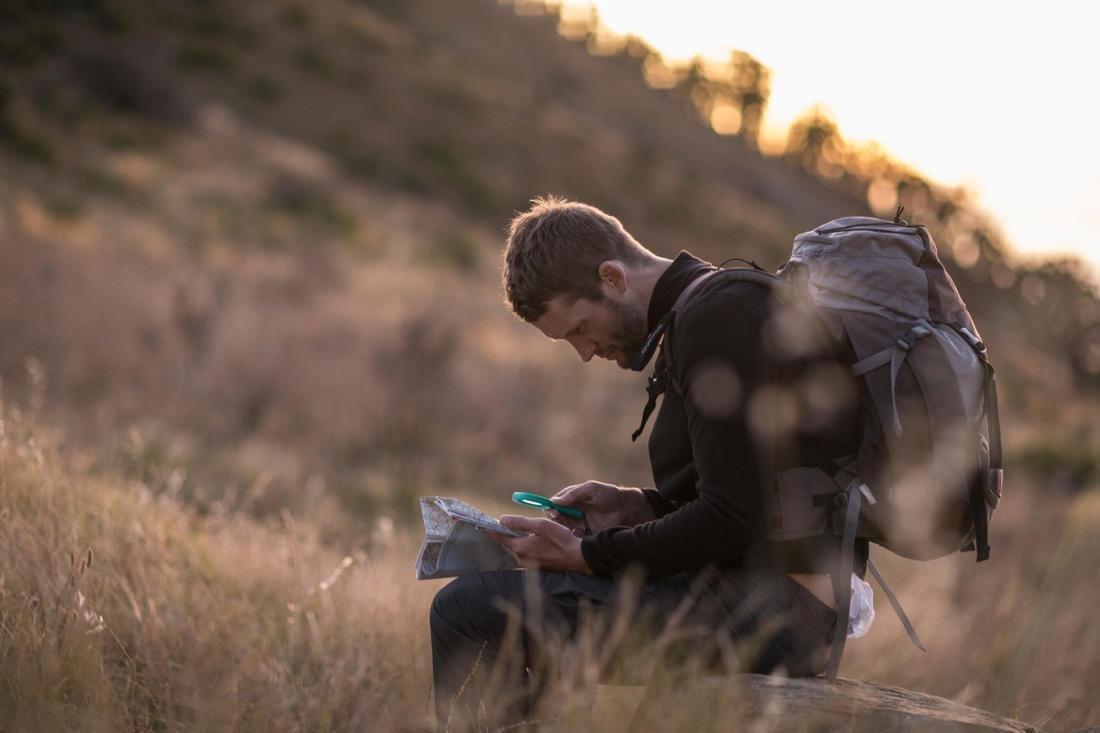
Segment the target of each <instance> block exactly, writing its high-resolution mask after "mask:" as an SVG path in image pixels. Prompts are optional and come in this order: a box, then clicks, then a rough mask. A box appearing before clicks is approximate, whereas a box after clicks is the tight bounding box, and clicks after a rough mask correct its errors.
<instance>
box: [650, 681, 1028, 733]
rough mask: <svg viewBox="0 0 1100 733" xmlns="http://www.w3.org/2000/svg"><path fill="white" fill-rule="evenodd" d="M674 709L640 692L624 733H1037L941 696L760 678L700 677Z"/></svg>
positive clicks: (841, 683) (860, 684)
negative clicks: (692, 732)
mask: <svg viewBox="0 0 1100 733" xmlns="http://www.w3.org/2000/svg"><path fill="white" fill-rule="evenodd" d="M681 685H682V688H681V689H680V691H679V694H680V695H681V701H682V704H679V703H678V704H677V705H676V709H675V710H672V709H669V708H667V707H665V708H663V709H660V710H658V709H656V706H655V705H651V704H648V701H650V700H664V701H666V702H667V700H668V699H669V696H668V695H662V694H658V695H649V694H644V693H643V694H641V695H640V697H641V702H640V704H639V705H638V707H637V708H636V710H635V713H634V718H633V721H632V723H631V725H630V726H629V728H630V729H631V730H635V729H636V730H647V729H660V730H675V729H680V728H682V725H689V726H691V727H693V728H696V729H699V728H702V729H716V730H722V729H725V730H761V731H790V730H797V731H818V730H821V731H834V730H845V731H876V732H877V731H884V730H890V731H921V733H924V732H925V731H930V732H932V733H941V732H946V731H952V732H954V731H960V732H962V731H966V732H968V733H969V732H976V731H1013V732H1019V733H1023V732H1024V731H1031V732H1035V733H1038V731H1037V729H1036V728H1034V727H1032V726H1030V725H1027V724H1025V723H1021V722H1020V721H1018V720H1013V719H1011V718H1004V717H1001V716H999V715H995V714H993V713H989V712H986V711H984V710H979V709H977V708H972V707H969V706H966V705H962V704H960V703H957V702H954V701H952V700H946V699H944V698H942V697H936V696H934V695H927V694H925V693H923V692H913V691H912V690H905V689H901V688H898V687H886V686H883V685H873V684H870V683H868V682H859V681H856V680H847V679H839V680H837V681H836V682H828V681H826V680H824V679H821V678H808V679H788V678H785V677H769V676H766V675H757V674H747V675H740V676H738V677H737V678H736V679H735V680H733V679H730V678H728V677H708V678H704V679H702V680H697V681H694V682H692V683H689V684H686V685H683V683H682V682H681Z"/></svg>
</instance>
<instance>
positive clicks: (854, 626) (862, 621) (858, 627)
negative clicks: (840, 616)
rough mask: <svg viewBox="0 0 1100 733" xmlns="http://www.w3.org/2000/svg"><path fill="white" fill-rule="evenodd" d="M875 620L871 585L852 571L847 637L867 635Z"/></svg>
mask: <svg viewBox="0 0 1100 733" xmlns="http://www.w3.org/2000/svg"><path fill="white" fill-rule="evenodd" d="M874 621H875V593H874V591H872V590H871V586H870V585H868V584H867V583H865V582H864V581H863V580H862V579H861V578H860V577H859V576H858V575H856V574H855V573H852V602H851V603H850V604H849V605H848V638H849V639H860V638H863V637H864V636H867V632H868V631H870V630H871V624H872V623H874Z"/></svg>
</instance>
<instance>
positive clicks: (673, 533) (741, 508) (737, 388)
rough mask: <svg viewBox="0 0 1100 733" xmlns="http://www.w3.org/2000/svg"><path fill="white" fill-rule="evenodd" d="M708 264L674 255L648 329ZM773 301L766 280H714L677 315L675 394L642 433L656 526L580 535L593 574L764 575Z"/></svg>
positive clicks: (771, 467) (774, 395) (771, 463)
mask: <svg viewBox="0 0 1100 733" xmlns="http://www.w3.org/2000/svg"><path fill="white" fill-rule="evenodd" d="M711 269H714V268H713V267H712V266H711V265H709V264H707V263H706V262H704V261H702V260H700V259H698V258H696V257H693V256H692V255H691V254H689V253H687V252H681V253H680V255H679V256H677V257H676V259H675V260H674V261H673V262H672V264H671V265H670V266H669V267H668V269H667V270H666V271H665V273H664V274H663V275H662V276H661V277H660V278H659V279H658V281H657V283H656V285H655V287H654V290H653V296H652V298H651V300H650V305H649V311H648V314H647V320H648V327H649V329H650V330H652V329H653V328H654V327H656V325H657V324H658V323H659V322H660V321H661V319H662V318H664V317H665V315H666V314H667V313H668V312H669V311H670V310H671V308H672V305H673V303H674V302H675V300H676V298H677V297H678V296H679V295H680V293H681V291H682V290H683V289H684V288H685V287H686V286H687V285H688V283H689V282H691V281H692V280H694V279H695V278H696V277H697V276H698V275H700V274H701V273H703V272H706V271H707V270H711ZM770 296H771V293H770V290H769V289H768V288H767V287H766V286H763V285H758V284H755V283H746V282H729V281H726V280H724V279H723V278H714V279H712V280H711V281H708V282H707V283H705V284H704V285H703V286H702V288H701V289H700V290H699V292H697V293H696V294H695V297H694V299H693V302H692V304H691V306H690V307H689V308H687V309H686V310H685V311H684V312H683V313H678V314H677V316H676V320H675V323H674V328H673V330H672V331H671V332H670V333H669V334H666V339H669V340H670V341H671V348H672V354H673V355H674V359H673V370H674V373H675V376H676V378H677V379H678V381H679V384H680V385H681V388H682V393H680V392H679V391H677V390H676V389H672V388H670V389H668V390H667V391H666V392H665V393H664V396H663V397H662V402H661V407H660V410H659V411H658V413H657V417H656V421H655V423H654V425H653V430H652V433H651V434H650V438H649V456H650V464H651V466H652V470H653V479H654V482H655V485H656V489H655V490H652V489H647V490H646V496H647V498H648V499H649V501H650V504H651V505H652V506H653V509H654V513H655V514H656V516H657V519H655V520H653V521H650V522H646V523H643V524H640V525H638V526H635V527H614V528H610V529H606V530H604V531H602V532H599V533H597V534H595V535H592V536H590V537H586V538H585V539H584V540H583V542H582V543H581V550H582V553H583V554H584V558H585V561H586V562H587V563H588V566H589V567H590V568H591V569H592V570H593V572H595V573H596V574H599V575H615V574H617V573H619V572H620V571H622V570H623V569H625V568H626V567H628V566H632V565H640V566H642V567H643V568H644V569H645V570H646V571H647V574H648V575H649V576H650V577H662V576H666V575H671V574H675V573H679V572H684V571H691V570H696V569H699V568H702V567H704V566H706V565H711V564H715V565H720V566H724V567H738V568H745V569H748V568H751V569H753V570H757V571H760V570H763V571H767V570H768V569H769V568H768V567H767V566H768V565H769V564H770V563H769V560H768V549H767V512H766V508H765V492H766V491H767V490H768V489H769V488H770V487H771V485H772V480H773V475H774V472H775V460H774V455H773V452H772V448H771V447H770V445H769V444H768V443H769V441H767V440H762V439H761V431H764V433H765V434H766V432H767V429H768V425H767V424H765V423H769V421H773V420H775V419H777V417H778V416H779V415H778V413H777V409H779V408H781V407H782V405H777V404H776V400H780V399H782V397H783V395H782V394H781V393H780V391H778V390H776V389H772V390H768V389H766V387H767V386H768V385H769V384H773V383H774V381H775V372H776V369H777V367H776V365H775V364H774V363H773V362H774V360H773V359H772V358H771V357H769V355H768V350H767V349H766V348H764V345H763V341H762V336H763V332H764V328H765V324H766V322H767V319H768V315H769V310H770V302H771V297H770ZM668 346H669V344H667V343H666V344H665V347H666V348H667V347H668ZM661 358H663V356H662V355H661V354H658V356H657V359H661ZM762 566H763V567H762Z"/></svg>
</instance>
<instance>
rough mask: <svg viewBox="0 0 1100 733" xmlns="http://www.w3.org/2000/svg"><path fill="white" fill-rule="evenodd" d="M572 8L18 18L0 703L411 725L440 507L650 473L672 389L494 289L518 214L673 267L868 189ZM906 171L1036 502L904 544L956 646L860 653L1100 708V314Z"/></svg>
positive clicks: (132, 6)
mask: <svg viewBox="0 0 1100 733" xmlns="http://www.w3.org/2000/svg"><path fill="white" fill-rule="evenodd" d="M557 23H558V20H557V18H555V17H554V16H553V15H546V14H543V15H535V16H520V15H517V13H516V12H515V10H514V8H512V7H510V6H508V5H502V4H500V3H498V2H495V1H494V0H468V1H466V2H462V3H455V2H446V1H445V0H333V1H332V2H328V3H312V4H311V3H305V2H294V1H284V0H280V1H279V2H273V3H232V2H229V0H202V1H201V2H191V3H178V2H173V1H172V0H147V1H142V0H51V2H49V3H40V2H35V1H34V0H13V1H12V2H6V3H4V4H3V6H2V7H0V544H2V545H3V547H4V551H3V553H0V556H2V559H0V622H2V623H0V629H2V633H0V666H2V667H3V668H4V669H5V670H7V671H8V672H7V674H6V675H4V677H3V680H2V681H0V727H2V724H3V723H5V722H7V721H9V720H14V721H16V722H17V724H23V723H24V722H25V725H21V727H23V728H27V729H42V730H52V729H57V728H58V727H66V726H71V725H75V723H73V721H81V723H80V724H82V725H84V724H86V726H87V728H88V729H102V730H111V729H116V728H135V729H139V730H146V729H158V730H165V729H167V730H193V729H196V728H198V729H257V730H268V729H301V730H326V729H338V730H343V729H355V728H356V727H362V726H364V725H367V724H376V723H378V721H379V720H381V721H383V722H382V723H378V724H379V725H381V726H382V727H386V728H392V729H396V730H409V729H415V728H417V727H419V726H423V725H424V719H425V715H426V710H427V705H426V701H427V690H428V685H429V680H428V659H427V648H426V644H427V642H426V640H425V638H424V619H425V617H426V614H427V604H428V602H429V600H430V598H431V595H432V593H433V592H434V591H435V589H436V588H437V587H438V584H433V583H416V582H415V581H413V580H412V578H411V573H410V572H409V564H410V562H411V558H412V555H413V553H414V551H415V546H416V541H417V534H418V530H417V528H416V521H415V501H414V498H415V497H416V496H417V495H422V494H429V493H432V494H436V493H440V494H452V495H461V496H464V497H467V498H471V499H475V500H476V501H478V503H479V504H482V505H484V506H485V507H486V508H487V509H489V510H494V511H496V510H503V509H504V508H506V507H505V504H504V503H503V501H502V500H501V497H506V496H507V494H508V492H510V491H512V490H514V489H516V488H529V489H532V490H536V491H541V492H544V493H548V492H552V491H553V490H555V489H556V488H558V487H560V486H562V485H565V484H569V483H574V482H576V481H580V480H584V479H587V478H598V479H603V480H609V481H615V482H617V483H621V484H630V485H645V484H647V483H649V482H651V477H650V476H649V468H648V463H647V457H646V453H645V447H644V446H645V440H644V438H643V439H642V440H640V441H639V442H638V443H631V442H630V440H629V435H630V433H631V431H632V430H633V429H634V427H635V426H636V425H637V421H638V417H639V415H640V411H641V407H642V404H643V403H644V394H643V386H644V381H643V380H644V377H643V376H642V375H635V374H629V373H623V372H621V371H619V370H617V369H615V368H614V367H612V366H610V365H603V364H601V365H588V366H584V365H581V364H580V363H578V362H577V359H576V357H575V355H574V354H573V353H572V351H571V350H570V349H568V348H567V347H564V346H563V345H561V344H554V343H550V342H548V341H547V340H546V339H544V338H541V337H540V336H539V335H538V334H537V333H535V332H534V331H533V330H532V329H531V328H530V327H529V326H527V325H526V324H523V323H520V322H519V321H517V320H516V319H515V318H514V317H513V316H512V315H511V314H510V313H509V312H508V309H507V308H506V307H505V306H504V305H503V304H502V303H501V293H500V286H499V277H500V273H499V256H500V251H501V245H502V238H503V228H504V226H505V225H506V223H507V221H508V219H509V218H510V216H511V214H512V212H513V210H515V209H520V208H523V207H524V206H525V205H526V202H527V200H528V199H529V198H531V197H533V196H535V195H539V194H545V193H556V194H560V195H566V196H569V197H572V198H576V199H582V200H586V201H590V202H592V203H595V204H597V205H599V206H602V207H604V208H606V209H607V210H609V211H611V212H612V213H615V214H616V215H618V216H620V217H621V219H622V220H623V222H624V224H625V225H626V226H627V227H628V228H629V229H630V230H631V231H632V232H634V233H635V234H636V235H637V236H638V237H639V239H641V241H642V242H644V243H645V244H647V245H648V246H650V247H651V248H653V249H654V250H655V251H657V252H658V253H660V254H663V255H674V254H676V253H677V252H678V251H679V250H680V249H681V248H683V249H688V250H690V251H692V252H693V253H695V254H698V255H700V256H703V257H706V258H708V259H710V260H712V261H715V262H720V261H722V260H725V259H726V258H728V257H733V256H744V257H751V258H755V259H757V260H758V261H759V262H760V263H761V264H764V265H765V266H771V267H774V266H776V265H778V264H779V263H780V262H781V261H782V260H783V259H784V255H785V253H786V251H787V249H788V248H789V244H790V240H791V237H792V236H793V235H794V234H795V233H797V232H798V231H800V230H803V229H807V228H810V227H812V226H814V225H816V224H818V223H820V222H821V221H823V220H827V219H830V218H832V217H834V216H839V215H847V214H852V213H857V212H867V211H868V210H869V204H868V201H869V200H870V199H875V196H869V193H871V192H870V191H869V190H868V189H869V188H874V189H875V190H876V191H879V192H881V190H882V186H883V184H882V180H881V179H878V182H877V183H876V182H875V181H872V180H870V179H869V178H867V176H866V171H865V170H863V169H860V170H856V168H857V166H855V165H854V164H853V165H852V166H851V170H847V169H845V170H842V171H837V170H832V171H831V172H830V171H829V170H823V168H822V166H819V165H814V164H811V163H814V161H813V160H810V159H808V158H807V157H806V156H804V155H803V156H801V157H800V156H799V155H796V154H787V155H783V156H780V157H768V156H765V155H762V154H761V153H760V152H759V151H758V150H756V149H755V148H754V146H753V145H752V144H750V143H749V142H747V141H746V140H745V139H743V138H742V137H738V136H722V135H718V134H716V133H715V132H714V131H713V130H711V129H710V127H709V126H707V125H706V124H703V123H702V122H701V121H700V119H701V118H700V114H699V110H698V109H697V107H696V106H695V103H694V102H693V101H692V99H691V95H690V94H685V92H684V90H683V89H681V88H673V89H670V90H661V89H653V88H650V87H649V86H647V84H646V82H645V78H644V74H643V68H642V67H643V66H644V64H645V63H646V61H647V60H652V55H651V52H649V51H646V50H645V49H644V48H639V46H638V45H637V44H633V45H631V46H629V47H627V48H624V49H622V50H620V51H616V52H613V53H609V54H606V55H593V54H591V53H589V51H588V50H587V44H586V42H585V41H584V40H579V41H578V40H568V39H566V38H564V37H562V36H561V35H560V34H559V33H558V32H557V30H556V25H557ZM586 32H587V33H588V34H589V35H591V33H593V32H595V31H593V30H591V29H590V30H589V31H586ZM582 35H583V34H582ZM647 54H649V55H647ZM765 61H766V60H765ZM815 124H816V123H815ZM821 124H824V123H821ZM800 134H804V136H805V134H806V131H805V130H803V131H802V133H800ZM835 139H836V138H835V135H834V138H833V140H834V142H835ZM838 150H839V149H834V150H832V152H831V153H830V155H831V156H832V159H833V160H841V159H842V157H843V156H841V153H840V152H838ZM795 152H796V153H797V152H798V151H797V150H796V151H795ZM837 156H840V157H837ZM827 157H828V156H827ZM881 162H882V161H879V162H878V163H876V165H878V164H879V163H881ZM830 165H833V167H834V168H835V167H836V165H838V164H836V163H831V164H830ZM883 165H888V164H886V163H883ZM861 171H862V172H861ZM895 173H897V172H896V171H895V172H892V173H891V175H895ZM826 174H828V175H826ZM916 175H917V174H916V173H914V172H910V171H903V172H901V173H897V176H898V180H897V181H893V182H891V184H890V186H891V187H890V188H889V191H887V193H888V194H889V195H888V196H886V198H887V199H891V201H890V203H893V199H897V201H899V202H900V203H904V204H905V205H906V206H907V209H908V210H909V211H912V212H915V213H916V215H917V216H918V217H919V219H920V220H921V221H926V222H927V223H929V224H930V226H931V227H932V231H933V233H934V234H935V236H936V237H937V240H938V241H939V242H940V245H941V249H942V253H943V255H944V257H945V259H946V261H947V262H948V266H949V267H950V268H951V270H952V272H953V273H954V275H955V276H956V278H957V280H958V282H959V286H960V288H961V290H962V291H963V294H964V296H965V297H966V299H967V301H968V302H969V303H970V305H971V306H972V309H973V310H974V313H975V316H976V318H977V320H978V322H979V324H980V326H981V328H982V330H983V336H984V337H985V339H986V341H987V342H988V343H989V345H990V350H991V353H992V354H993V356H994V360H995V363H996V364H997V366H998V369H999V374H1000V375H1001V384H1002V397H1003V401H1004V413H1005V415H1004V421H1005V425H1006V441H1007V446H1008V457H1009V461H1010V466H1009V487H1008V490H1009V492H1010V493H1009V499H1007V500H1006V502H1005V505H1004V506H1003V507H1002V508H1001V510H999V512H998V515H997V518H996V521H995V523H994V525H993V530H992V532H993V545H994V551H993V552H994V555H993V560H991V562H989V563H983V564H982V565H981V566H976V565H975V564H974V563H973V562H972V560H971V559H970V557H969V556H957V557H951V558H944V559H942V560H939V561H935V562H934V563H931V564H925V565H917V564H916V563H908V562H901V561H899V560H898V559H897V558H893V557H890V556H889V555H887V554H886V553H882V554H883V557H882V561H881V565H882V567H883V568H884V570H885V571H886V572H887V574H888V576H889V577H890V579H891V581H892V582H894V585H895V587H896V588H897V590H898V592H899V594H900V595H901V596H902V598H903V600H904V601H905V602H906V604H907V608H908V609H909V610H910V611H911V613H912V614H913V617H914V621H915V622H916V623H917V625H918V627H919V628H920V630H921V634H922V636H923V637H924V639H925V641H926V642H927V643H928V646H929V648H930V651H929V653H928V655H926V656H918V655H917V654H916V653H915V652H911V651H910V650H909V649H908V647H906V646H905V644H907V642H906V641H905V638H904V633H903V632H902V631H901V629H900V627H898V625H897V624H896V623H895V622H894V620H893V619H892V617H891V616H890V612H889V610H888V608H884V607H882V606H881V604H880V608H879V612H880V621H879V622H877V626H876V630H875V632H874V633H873V635H872V636H871V637H869V638H867V639H865V640H863V643H861V644H853V645H851V647H852V649H851V652H850V658H848V659H846V661H845V669H844V674H845V675H850V676H853V677H860V678H863V679H868V680H872V681H876V682H882V683H885V684H897V685H902V686H906V687H911V688H913V689H918V690H924V691H927V692H931V693H934V694H939V695H943V696H947V697H950V698H952V699H956V700H959V701H961V702H965V703H967V704H971V705H977V706H981V707H984V708H987V709H991V710H996V711H998V712H1002V713H1006V714H1011V715H1014V716H1017V717H1020V718H1021V719H1024V720H1027V721H1029V722H1032V723H1035V724H1039V725H1044V726H1049V727H1052V728H1062V727H1071V726H1075V725H1084V724H1086V723H1088V722H1090V721H1091V722H1096V715H1097V709H1096V703H1095V701H1094V700H1092V699H1091V697H1090V690H1089V689H1088V683H1089V681H1091V680H1092V679H1095V677H1096V674H1097V665H1098V664H1100V657H1098V656H1097V654H1096V653H1095V651H1093V650H1094V649H1095V648H1096V644H1095V635H1096V634H1095V628H1096V627H1095V624H1092V623H1091V615H1092V611H1091V609H1092V608H1093V607H1094V606H1095V595H1096V594H1095V590H1094V589H1093V588H1092V587H1091V586H1090V585H1089V584H1088V583H1081V582H1080V579H1081V578H1082V577H1087V575H1088V573H1089V569H1090V567H1091V565H1090V563H1092V562H1093V560H1094V558H1095V556H1096V552H1097V548H1096V546H1095V545H1096V542H1095V539H1096V533H1095V531H1094V529H1095V526H1096V522H1097V516H1098V509H1097V506H1096V487H1097V485H1098V482H1100V429H1098V426H1097V424H1096V415H1097V414H1098V413H1097V410H1098V409H1100V397H1098V389H1097V388H1098V386H1100V306H1098V303H1100V301H1098V300H1097V296H1096V293H1095V291H1094V289H1092V287H1091V286H1090V285H1088V284H1087V283H1085V282H1084V280H1083V279H1082V278H1081V277H1079V276H1078V273H1077V272H1076V270H1075V266H1074V265H1073V264H1072V263H1047V264H1042V265H1034V266H1030V265H1029V266H1025V265H1022V264H1020V263H1016V262H1014V261H1012V260H1011V258H1009V257H1008V256H1007V255H1006V254H1005V253H1004V251H1003V250H1002V249H1001V248H999V247H998V245H997V233H996V228H995V226H993V225H992V224H990V217H989V215H988V214H986V213H984V212H978V211H976V210H973V209H970V208H967V206H966V204H965V202H963V201H955V200H952V201H951V202H950V206H948V205H946V204H945V202H944V200H943V196H945V195H947V194H945V193H944V192H942V191H940V190H938V189H937V188H936V187H935V186H934V185H933V184H929V183H928V182H924V181H922V180H921V179H919V178H918V177H916ZM895 184H896V185H895ZM876 200H877V199H876ZM884 200H885V199H884ZM881 208H882V207H881V206H880V207H879V209H881ZM880 213H881V212H880ZM994 213H995V212H994ZM89 548H91V550H92V553H91V555H89V554H88V551H89ZM895 581H896V582H895ZM880 596H881V594H880ZM879 600H880V601H881V600H882V599H881V597H880V599H879ZM975 640H979V641H980V642H981V643H980V644H977V645H975ZM902 650H904V651H902ZM593 674H594V672H593V670H592V668H591V667H584V666H583V665H578V666H577V673H576V678H569V679H567V680H565V681H564V683H563V684H565V685H566V689H567V691H572V692H574V693H575V692H576V691H577V690H578V689H579V688H582V687H585V686H590V685H591V676H592V675H593ZM585 675H588V677H585ZM570 685H572V687H569V686H570ZM672 692H673V693H675V690H673V691H672ZM571 699H574V700H579V701H582V702H583V701H584V700H586V699H587V698H585V697H584V696H583V695H582V696H579V697H576V698H571ZM655 699H656V698H655ZM578 706H579V707H578V709H576V710H570V711H568V712H569V714H570V715H576V716H579V717H576V718H574V720H576V721H580V723H578V726H574V728H576V727H584V725H583V723H584V721H588V722H589V723H591V721H592V720H593V718H592V715H593V712H592V710H591V709H588V708H584V709H580V708H583V706H581V705H580V703H578ZM586 716H587V717H586ZM627 719H628V718H627V717H624V718H622V720H627ZM364 721H366V722H364ZM564 727H566V728H568V727H569V726H568V725H565V726H564ZM589 727H590V726H589ZM622 727H623V726H622V725H620V728H622Z"/></svg>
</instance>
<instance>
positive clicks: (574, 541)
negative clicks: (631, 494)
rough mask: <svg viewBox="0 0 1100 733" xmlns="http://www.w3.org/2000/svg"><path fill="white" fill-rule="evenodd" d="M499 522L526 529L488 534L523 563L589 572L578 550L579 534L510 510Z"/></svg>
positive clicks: (542, 567)
mask: <svg viewBox="0 0 1100 733" xmlns="http://www.w3.org/2000/svg"><path fill="white" fill-rule="evenodd" d="M500 523H501V524H503V525H504V526H505V527H507V528H509V529H516V530H519V531H520V532H529V533H530V534H528V535H527V536H526V537H508V536H506V535H500V534H490V535H489V536H490V537H492V538H493V539H494V540H496V541H497V542H498V543H499V544H501V545H503V546H504V547H505V548H507V549H508V550H509V551H510V552H511V553H512V554H513V555H515V556H516V559H517V560H519V564H520V565H522V566H523V567H525V568H532V569H538V568H541V569H543V570H573V571H576V572H579V573H584V574H585V575H591V574H592V569H591V568H589V567H588V563H586V562H585V561H584V555H583V554H582V553H581V540H580V538H579V537H577V536H576V535H574V534H573V533H572V532H571V531H569V529H568V528H567V527H563V526H562V525H560V524H558V523H557V522H554V521H552V520H549V519H545V518H539V519H532V518H529V517H520V516H516V515H514V514H505V515H504V516H503V517H501V518H500Z"/></svg>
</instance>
